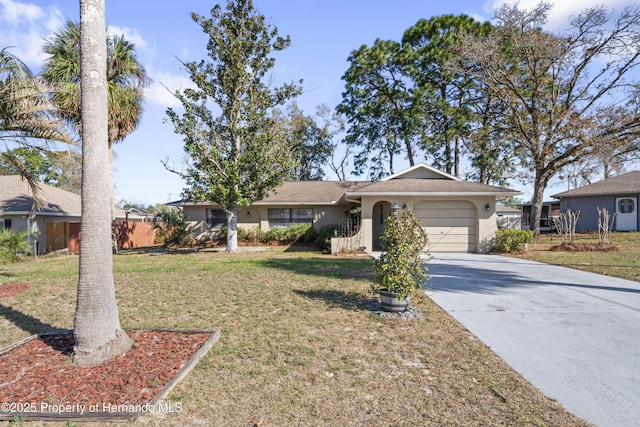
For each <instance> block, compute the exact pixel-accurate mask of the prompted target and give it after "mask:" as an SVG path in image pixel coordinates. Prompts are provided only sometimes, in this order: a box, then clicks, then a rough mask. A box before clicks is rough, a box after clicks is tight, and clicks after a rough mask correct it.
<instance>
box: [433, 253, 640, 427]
mask: <svg viewBox="0 0 640 427" xmlns="http://www.w3.org/2000/svg"><path fill="white" fill-rule="evenodd" d="M428 269H429V274H430V275H431V276H432V279H431V280H430V282H429V284H430V286H431V290H429V291H428V292H427V293H428V294H429V295H430V296H431V298H432V299H433V300H434V301H435V302H436V303H437V304H438V305H439V306H441V307H442V308H443V309H445V310H446V311H447V312H449V313H450V314H451V315H452V316H453V317H454V318H455V319H457V320H458V321H459V322H460V323H462V324H463V325H464V326H465V327H466V328H467V329H468V330H469V331H471V332H472V333H473V334H474V335H475V336H477V337H478V338H479V339H480V340H482V341H483V342H484V343H485V344H486V345H488V346H489V347H490V348H491V349H492V350H493V351H494V352H495V353H496V354H498V356H500V357H501V358H502V359H503V360H504V361H505V362H507V363H508V364H509V365H510V366H512V367H513V368H514V369H515V370H516V371H517V372H518V373H520V374H521V375H522V376H524V377H525V378H526V379H527V380H528V381H529V382H530V383H531V384H533V385H534V386H535V387H537V388H538V389H539V390H541V391H542V392H543V393H544V394H546V395H547V396H548V397H551V398H554V399H557V400H558V401H559V402H560V404H562V405H563V406H564V407H565V408H567V409H568V410H569V411H570V412H572V413H573V414H575V415H577V416H578V417H580V418H583V419H585V420H587V421H590V422H592V423H594V424H597V425H599V426H616V427H619V426H638V425H640V424H639V423H640V283H638V282H632V281H628V280H622V279H617V278H611V277H607V276H602V275H598V274H593V273H586V272H581V271H577V270H571V269H568V268H562V267H555V266H550V265H546V264H540V263H535V262H531V261H523V260H519V259H513V258H507V257H502V256H498V255H478V254H434V255H433V259H432V260H431V261H430V262H429V264H428Z"/></svg>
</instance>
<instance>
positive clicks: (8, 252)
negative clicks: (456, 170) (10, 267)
mask: <svg viewBox="0 0 640 427" xmlns="http://www.w3.org/2000/svg"><path fill="white" fill-rule="evenodd" d="M30 249H31V248H30V245H29V241H28V240H27V232H26V231H21V232H18V233H16V232H13V231H11V230H8V229H4V230H2V232H1V233H0V259H2V260H3V261H4V262H10V263H14V262H16V261H17V260H18V257H19V255H20V253H25V254H27V253H29V252H30Z"/></svg>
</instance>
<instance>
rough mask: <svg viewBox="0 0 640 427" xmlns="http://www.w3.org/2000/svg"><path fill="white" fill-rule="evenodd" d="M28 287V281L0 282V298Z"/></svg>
mask: <svg viewBox="0 0 640 427" xmlns="http://www.w3.org/2000/svg"><path fill="white" fill-rule="evenodd" d="M27 289H29V284H28V283H19V282H10V283H0V299H2V298H8V297H11V296H13V295H17V294H19V293H22V292H24V291H26V290H27Z"/></svg>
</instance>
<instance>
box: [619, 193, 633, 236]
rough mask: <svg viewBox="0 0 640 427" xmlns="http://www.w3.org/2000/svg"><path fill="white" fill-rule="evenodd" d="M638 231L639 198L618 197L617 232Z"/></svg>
mask: <svg viewBox="0 0 640 427" xmlns="http://www.w3.org/2000/svg"><path fill="white" fill-rule="evenodd" d="M637 229H638V198H637V197H635V196H633V197H616V231H635V230H637Z"/></svg>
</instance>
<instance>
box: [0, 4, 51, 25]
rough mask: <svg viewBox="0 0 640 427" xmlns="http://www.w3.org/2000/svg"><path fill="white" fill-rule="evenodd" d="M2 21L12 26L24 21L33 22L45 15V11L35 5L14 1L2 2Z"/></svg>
mask: <svg viewBox="0 0 640 427" xmlns="http://www.w3.org/2000/svg"><path fill="white" fill-rule="evenodd" d="M0 6H2V9H1V10H0V20H2V21H5V22H10V23H12V24H17V23H21V22H23V21H27V22H33V21H36V20H38V19H40V18H41V17H42V16H43V15H44V11H43V10H42V8H40V7H39V6H36V5H35V4H27V3H20V2H16V1H13V0H0Z"/></svg>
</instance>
